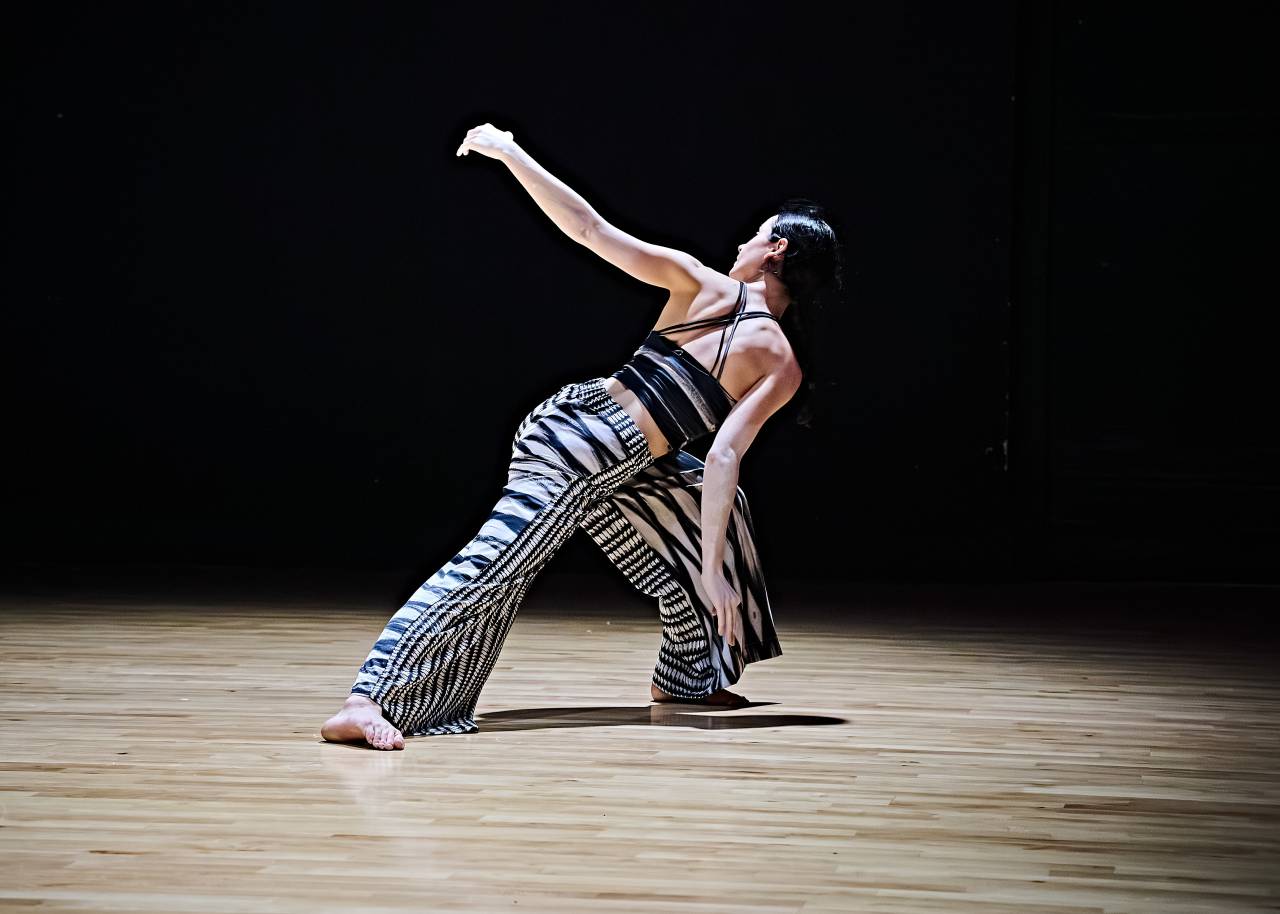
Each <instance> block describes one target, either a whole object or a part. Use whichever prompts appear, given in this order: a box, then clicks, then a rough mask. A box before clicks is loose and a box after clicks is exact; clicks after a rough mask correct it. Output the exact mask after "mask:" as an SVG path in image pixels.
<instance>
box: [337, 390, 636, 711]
mask: <svg viewBox="0 0 1280 914" xmlns="http://www.w3.org/2000/svg"><path fill="white" fill-rule="evenodd" d="M652 461H653V455H652V454H650V453H649V450H648V446H647V444H646V443H645V440H644V436H643V434H642V433H641V432H640V430H639V428H638V427H637V426H636V425H635V423H634V421H633V420H632V419H631V417H630V416H628V415H627V414H626V412H625V411H623V410H622V408H621V407H620V406H619V405H618V404H617V402H616V401H615V400H613V399H612V398H611V397H610V396H609V395H608V393H607V391H606V390H605V389H604V387H603V380H602V379H592V380H591V381H587V382H582V383H576V384H569V385H566V386H565V387H564V388H562V389H561V390H560V391H559V392H558V393H557V394H554V395H553V396H551V397H549V398H547V399H546V400H544V401H543V402H542V403H541V404H539V405H538V406H537V407H535V408H534V410H533V411H532V412H530V413H529V415H527V416H526V417H525V418H524V419H523V420H521V422H520V426H519V430H518V432H517V433H516V436H515V439H514V440H513V442H512V452H511V469H510V471H509V473H508V476H507V483H506V486H505V487H504V489H503V494H502V497H501V498H500V499H499V500H498V502H497V504H496V505H495V506H494V508H493V510H492V512H491V513H490V515H489V518H488V520H486V521H485V523H484V524H483V525H482V526H481V528H480V530H479V531H478V532H477V533H476V535H475V536H474V537H473V538H472V540H471V542H469V543H468V544H467V545H466V546H464V547H463V548H462V550H461V551H460V552H458V554H457V555H455V556H454V557H453V558H452V559H450V560H449V562H448V563H446V564H445V565H444V566H443V567H442V568H440V570H439V571H437V572H436V573H435V574H434V575H432V576H431V578H430V579H428V580H427V581H426V583H424V584H423V585H422V586H421V587H419V588H418V590H417V592H416V593H414V594H413V596H412V597H411V598H410V599H409V600H408V601H407V602H406V603H405V604H404V605H403V606H402V607H401V608H400V609H399V610H398V611H397V612H396V613H395V615H394V616H392V618H391V619H390V621H389V622H387V624H386V627H385V628H384V630H383V632H382V634H381V635H380V636H379V637H378V639H377V640H376V641H375V642H374V645H373V647H372V649H371V650H370V651H369V654H368V656H367V657H366V658H365V661H364V663H363V665H362V666H361V667H360V670H359V673H358V675H357V676H356V680H355V683H354V684H353V685H352V687H351V691H352V693H353V694H359V695H363V696H365V697H367V698H368V699H369V700H371V701H373V702H375V703H376V704H377V705H378V706H380V707H381V709H382V714H383V716H384V717H385V718H386V720H387V721H388V722H390V723H391V724H393V725H394V726H396V727H398V728H400V729H401V730H402V731H403V732H404V735H405V736H423V735H436V734H445V733H471V732H475V731H476V730H477V729H479V728H478V727H477V725H476V722H475V716H474V715H475V708H476V703H477V700H478V698H479V695H480V690H481V689H482V688H483V686H484V684H485V682H486V681H487V680H488V678H489V675H490V673H491V672H492V670H493V667H494V664H495V662H496V661H497V658H498V654H499V652H500V651H501V649H502V644H503V642H504V641H505V639H506V636H507V633H508V632H509V631H510V628H511V625H512V622H513V621H514V619H515V614H516V610H517V608H518V607H519V605H520V603H521V601H522V599H523V597H524V594H525V591H526V590H527V589H528V587H529V585H530V584H531V583H532V582H533V579H534V578H535V577H536V576H537V574H538V573H539V572H540V571H541V570H542V569H543V568H544V567H545V566H546V564H547V563H548V562H549V561H550V559H551V558H552V556H553V555H554V554H555V553H556V551H557V550H558V549H559V548H560V546H561V545H562V544H563V543H564V541H565V540H566V539H568V537H569V536H570V535H572V533H573V531H574V530H576V529H577V528H578V526H579V525H580V524H581V522H582V518H583V517H584V516H585V514H586V513H587V512H588V511H589V510H591V508H593V507H594V505H595V504H597V503H598V502H599V501H600V500H601V499H603V498H606V497H608V495H609V494H610V493H611V492H612V491H613V489H614V488H616V487H617V486H618V485H619V484H620V483H622V482H624V481H625V480H627V479H629V478H630V477H632V476H634V475H635V473H637V472H638V471H639V470H640V469H642V468H643V467H645V466H647V465H648V464H649V463H652Z"/></svg>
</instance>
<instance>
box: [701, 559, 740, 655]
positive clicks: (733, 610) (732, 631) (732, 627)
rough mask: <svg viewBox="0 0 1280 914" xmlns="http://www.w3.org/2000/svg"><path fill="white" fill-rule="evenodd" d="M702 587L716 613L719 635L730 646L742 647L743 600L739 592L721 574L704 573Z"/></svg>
mask: <svg viewBox="0 0 1280 914" xmlns="http://www.w3.org/2000/svg"><path fill="white" fill-rule="evenodd" d="M702 586H703V588H704V589H705V590H706V592H707V600H708V602H709V603H710V604H711V609H712V611H713V612H714V613H715V617H716V630H717V633H718V634H719V635H720V637H721V638H726V639H727V640H728V642H729V644H730V646H733V645H735V644H736V645H740V644H741V643H742V617H741V614H740V613H739V611H738V608H739V607H740V606H741V605H742V598H741V597H740V596H739V595H738V591H737V590H735V589H734V587H733V585H732V584H730V583H729V582H728V580H726V579H725V576H724V575H723V574H721V573H719V572H714V573H710V574H707V573H704V574H703V575H702Z"/></svg>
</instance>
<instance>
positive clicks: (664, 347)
mask: <svg viewBox="0 0 1280 914" xmlns="http://www.w3.org/2000/svg"><path fill="white" fill-rule="evenodd" d="M738 285H739V290H738V303H737V305H736V306H735V307H734V309H733V311H732V312H731V313H729V314H722V315H720V316H719V317H704V318H700V319H699V320H696V321H684V322H683V323H679V324H670V325H669V326H666V327H662V328H661V329H658V330H651V331H649V335H648V336H646V337H645V339H644V342H643V343H641V344H640V348H639V349H637V350H636V351H635V354H634V355H633V356H632V357H631V360H630V361H629V362H627V364H625V365H623V366H622V367H621V368H619V369H618V370H617V371H615V372H614V373H613V375H612V376H613V377H615V378H617V379H618V380H619V381H621V382H622V383H623V384H624V385H626V387H627V389H628V390H631V391H633V392H634V393H635V395H636V398H637V399H639V400H640V402H641V403H643V404H644V408H645V409H647V410H648V411H649V415H651V416H653V421H654V423H655V424H656V425H657V426H658V429H659V430H660V431H661V432H662V434H663V437H665V438H666V439H667V441H668V442H670V444H671V449H672V450H673V451H676V450H679V449H680V448H682V447H684V446H685V445H686V444H688V443H689V442H691V441H694V440H696V439H698V438H701V437H702V436H703V435H705V434H708V433H709V432H713V431H715V430H716V429H717V428H718V427H719V426H720V423H721V422H723V421H724V420H725V417H726V416H728V415H729V410H731V409H733V405H734V404H735V403H737V402H738V401H737V400H736V399H735V398H733V397H732V396H730V395H729V392H728V391H727V390H725V389H724V387H723V386H722V385H721V384H720V376H721V375H722V374H723V373H724V362H725V361H726V360H727V359H728V355H729V346H730V345H731V344H732V343H733V334H734V332H735V331H736V330H737V329H738V321H740V320H744V319H746V318H752V317H768V318H772V319H773V320H775V321H776V320H777V318H776V317H774V316H773V315H772V314H770V313H769V312H767V311H750V312H748V311H745V310H743V309H744V308H745V307H746V304H747V284H746V283H744V282H742V281H741V280H739V283H738ZM722 324H723V325H725V329H724V330H722V331H721V332H720V348H719V349H718V350H717V351H716V359H715V362H714V363H713V364H712V366H711V370H710V371H708V370H707V369H706V368H703V367H702V363H700V362H699V361H698V360H697V359H695V358H694V357H693V356H691V355H689V353H687V352H685V351H684V350H683V349H680V348H678V347H677V346H676V345H675V344H674V343H673V342H671V341H670V340H669V339H667V338H666V337H665V336H663V334H664V333H672V332H675V331H679V330H693V329H695V328H699V327H716V326H720V325H722ZM726 333H727V334H728V337H727V339H726Z"/></svg>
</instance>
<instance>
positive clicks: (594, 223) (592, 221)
mask: <svg viewBox="0 0 1280 914" xmlns="http://www.w3.org/2000/svg"><path fill="white" fill-rule="evenodd" d="M598 231H600V220H599V218H597V217H596V216H595V215H594V214H592V213H583V214H582V215H580V216H579V217H578V230H577V231H576V232H574V233H573V235H572V237H573V240H574V241H576V242H578V244H582V245H586V246H587V247H590V246H591V239H592V238H593V237H594V236H595V234H596V232H598Z"/></svg>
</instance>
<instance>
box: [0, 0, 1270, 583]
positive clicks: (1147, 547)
mask: <svg viewBox="0 0 1280 914" xmlns="http://www.w3.org/2000/svg"><path fill="white" fill-rule="evenodd" d="M864 7H865V8H864ZM138 9H139V8H137V7H133V8H112V7H104V6H101V5H90V4H47V5H41V6H40V7H39V9H38V10H34V11H33V10H30V9H29V10H27V11H25V12H24V13H22V14H21V16H20V17H19V18H18V19H16V20H15V21H13V22H11V27H10V29H9V30H8V34H7V38H8V40H9V42H10V43H11V47H10V49H9V52H8V54H7V55H6V59H7V61H8V62H7V65H6V72H7V77H6V79H7V82H8V84H9V88H10V89H11V94H10V97H11V99H12V104H11V106H10V111H11V112H12V115H13V116H12V118H11V121H12V123H13V124H14V125H15V127H16V130H15V132H14V136H13V140H12V144H13V146H12V148H13V152H14V153H15V155H14V165H13V167H12V168H11V169H10V171H9V180H8V181H7V182H6V204H7V205H6V213H7V214H6V217H5V218H6V220H7V239H6V240H7V244H6V246H5V252H4V258H5V262H4V283H5V290H6V291H5V298H6V301H7V304H6V309H5V311H6V314H5V322H6V325H7V330H6V344H7V349H8V351H9V359H8V368H9V371H10V379H11V380H10V384H9V391H10V392H11V394H12V395H13V396H12V397H11V408H10V410H9V415H8V421H7V422H6V426H7V429H8V431H9V433H10V434H9V435H8V439H9V445H8V458H9V461H8V462H9V467H8V470H7V472H6V475H5V482H6V501H7V505H8V509H7V512H6V513H7V514H8V521H9V522H8V523H7V524H6V525H5V529H6V538H7V539H6V543H5V549H6V554H7V559H8V561H9V562H11V563H31V562H104V563H118V562H182V563H190V562H196V563H200V562H207V563H248V564H259V565H263V566H325V567H352V568H379V569H396V568H410V569H416V570H415V571H412V572H411V574H416V575H420V576H421V577H424V578H425V576H426V575H427V574H429V573H430V572H431V571H433V570H434V569H435V568H436V567H438V566H439V565H440V564H441V563H442V562H443V561H445V560H447V559H448V557H449V556H451V555H452V554H454V552H456V550H457V548H459V547H460V546H461V545H462V544H463V543H464V542H465V541H466V540H467V539H468V538H469V537H470V536H471V535H472V534H473V533H474V532H475V530H476V529H478V527H479V525H480V524H481V523H482V522H483V520H484V518H485V517H486V516H487V514H488V511H489V509H490V507H491V506H492V504H493V502H494V501H495V500H496V498H497V496H498V494H499V493H500V490H501V485H502V481H503V478H504V475H505V471H506V462H507V457H508V455H509V449H510V438H511V434H512V432H513V430H514V427H515V424H516V422H517V421H518V420H519V418H520V417H521V416H522V415H524V413H525V412H526V411H527V410H528V409H529V408H530V407H531V406H533V405H534V404H535V403H537V402H538V401H540V400H541V399H542V398H543V397H545V396H546V395H547V394H548V393H550V392H551V391H553V390H555V389H556V388H557V387H558V386H560V385H561V384H563V383H565V382H567V381H571V380H580V379H585V378H588V377H591V376H594V375H604V374H609V373H610V372H612V371H613V370H614V369H615V368H617V367H618V366H619V365H621V364H622V362H623V361H624V360H625V359H626V358H628V357H629V356H630V354H631V352H632V351H633V350H634V348H635V347H636V345H638V343H639V340H640V338H641V337H642V336H643V334H644V332H645V331H646V330H647V329H648V327H650V326H651V325H652V323H653V320H654V319H655V317H656V315H657V312H658V310H659V309H660V308H661V305H662V303H663V301H664V300H665V292H663V291H662V290H660V289H656V288H653V287H650V286H646V285H644V284H642V283H640V282H638V281H636V280H633V279H631V278H630V277H628V276H627V275H626V274H624V273H621V272H619V271H618V270H616V269H615V268H613V267H612V266H610V265H609V264H607V263H605V262H604V261H602V260H599V259H598V258H596V257H595V256H594V255H592V254H591V253H590V252H589V251H587V250H586V249H584V248H581V247H579V246H577V245H575V244H573V243H572V242H571V241H569V240H568V239H567V238H566V237H564V236H563V235H561V234H560V233H559V230H558V229H556V228H555V226H554V225H553V224H552V223H551V222H550V221H549V220H548V219H547V218H546V216H545V215H543V214H542V213H541V211H540V210H539V209H538V208H537V207H536V205H535V204H534V203H533V202H532V200H531V199H530V198H528V196H527V195H526V194H525V192H524V191H523V189H522V188H521V187H520V185H519V184H518V183H517V182H516V181H515V179H514V178H513V177H512V176H511V175H510V173H509V172H508V171H507V169H506V168H505V166H503V165H502V164H501V163H499V162H497V161H495V160H492V159H487V158H484V157H481V156H479V155H471V156H467V157H464V158H458V157H455V155H454V150H455V149H456V148H457V146H458V144H459V143H460V141H461V138H462V137H463V136H464V135H465V133H466V131H467V130H468V129H469V128H470V127H472V126H474V125H476V124H478V123H481V122H484V121H491V122H493V123H494V124H496V125H497V126H498V127H500V128H503V129H511V130H513V131H514V132H515V135H516V137H517V139H518V140H519V141H520V142H521V143H522V145H524V146H525V148H526V149H528V150H529V151H530V152H531V153H532V154H533V155H534V156H535V158H537V159H538V160H539V161H540V162H542V164H543V165H545V166H546V167H547V168H548V169H549V170H550V171H551V172H552V173H553V174H555V175H557V176H558V177H560V178H561V179H562V180H564V181H565V182H566V183H568V184H569V185H570V186H572V187H573V188H574V189H576V190H577V191H579V192H580V193H581V194H583V195H584V196H585V197H586V198H587V199H588V200H589V201H590V202H591V203H592V204H593V205H594V206H595V207H596V208H597V209H598V210H600V211H601V213H603V214H604V215H605V216H606V217H607V218H609V219H611V220H612V221H614V222H616V223H617V224H618V225H620V226H622V227H623V228H626V229H627V230H629V231H631V232H633V233H635V234H637V235H639V236H641V237H643V238H646V239H649V240H653V241H656V242H659V243H664V244H670V245H674V246H677V247H681V248H684V249H686V250H689V251H690V252H692V253H693V254H695V255H696V256H698V257H699V258H701V259H703V260H704V262H707V263H711V264H713V265H717V266H718V267H719V268H721V269H725V270H727V269H728V267H729V265H730V264H731V263H732V261H733V258H734V253H735V248H736V245H737V244H739V243H740V242H742V241H744V240H745V239H746V238H747V237H748V236H749V234H750V233H751V231H752V230H753V229H754V228H755V226H756V225H758V223H759V221H760V220H761V219H763V218H764V217H765V216H767V215H769V214H770V213H771V212H772V211H773V210H771V209H770V207H772V206H774V205H775V204H776V203H777V202H779V201H780V200H781V199H783V198H785V197H787V196H792V195H804V196H809V197H811V198H814V199H817V200H819V201H820V202H822V203H824V204H825V205H826V206H827V207H829V209H830V210H831V212H832V213H833V215H834V217H835V219H836V223H837V228H838V229H839V230H840V232H841V233H842V235H843V237H844V240H845V242H846V245H847V249H848V255H849V258H850V269H849V274H848V280H849V288H848V294H847V301H846V302H845V304H844V305H843V307H841V308H839V309H836V310H834V311H833V312H832V313H831V314H829V316H828V326H827V329H826V332H825V333H824V339H826V340H828V341H829V342H831V343H834V344H835V345H836V346H838V347H839V352H838V357H837V359H836V360H835V361H834V362H833V363H832V373H833V375H834V377H835V379H836V381H837V382H838V384H837V387H836V392H837V396H838V398H839V399H838V401H836V404H835V407H834V408H833V409H830V410H828V411H825V412H824V413H822V418H823V419H825V422H824V423H823V424H822V426H821V427H818V428H815V429H813V430H805V429H800V428H797V427H795V426H794V425H789V424H786V423H784V422H771V423H770V425H768V426H767V427H766V428H765V430H764V431H763V433H762V434H761V436H760V438H759V439H758V440H757V442H756V444H755V445H754V446H753V448H752V449H751V451H750V452H749V453H748V455H747V456H746V459H745V462H744V465H743V468H742V474H741V484H742V486H743V488H744V489H745V490H746V492H747V494H748V496H749V498H750V499H751V504H752V510H753V515H754V518H755V520H756V526H757V530H758V533H759V536H760V545H761V550H762V555H763V557H764V561H765V562H766V563H767V564H768V567H769V568H771V569H773V572H774V573H775V574H776V575H780V576H794V577H822V578H840V577H850V578H875V577H900V576H905V577H913V578H915V577H921V576H925V577H928V576H938V577H966V576H969V577H971V576H980V577H997V578H1002V577H1009V576H1013V577H1020V576H1033V577H1034V576H1066V575H1070V576H1090V575H1102V576H1119V577H1135V576H1137V577H1144V576H1157V577H1166V578H1167V577H1178V576H1187V575H1191V576H1198V577H1215V578H1220V577H1224V576H1225V577H1231V578H1240V577H1258V576H1263V577H1265V576H1267V575H1269V574H1271V573H1272V569H1271V566H1270V555H1271V552H1270V550H1271V548H1272V547H1273V546H1274V544H1275V541H1276V536H1275V534H1276V522H1275V518H1276V512H1275V511H1274V508H1275V506H1276V505H1275V492H1276V486H1277V483H1280V478H1278V474H1277V471H1276V466H1277V464H1276V460H1275V457H1276V455H1277V437H1276V430H1275V423H1274V420H1273V418H1272V417H1271V413H1272V412H1273V411H1274V410H1273V408H1272V407H1271V396H1272V394H1273V393H1274V384H1273V383H1271V376H1272V375H1271V370H1270V368H1269V364H1268V359H1267V357H1266V356H1267V351H1266V350H1267V349H1268V348H1269V346H1268V343H1267V338H1266V337H1265V336H1263V335H1262V334H1261V333H1259V332H1257V331H1258V322H1259V320H1260V316H1261V315H1262V314H1263V313H1264V312H1265V310H1266V308H1265V306H1264V305H1263V302H1264V301H1265V296H1266V294H1267V293H1268V292H1269V289H1267V287H1266V283H1265V281H1264V280H1265V277H1264V269H1263V265H1264V263H1265V257H1266V253H1267V252H1268V249H1269V239H1268V240H1267V241H1264V239H1263V236H1262V235H1261V234H1260V233H1259V232H1258V231H1257V229H1258V228H1259V225H1256V224H1254V225H1251V224H1250V223H1251V221H1252V222H1256V223H1260V221H1261V214H1262V213H1263V212H1264V211H1266V210H1268V209H1269V208H1271V207H1273V205H1274V202H1275V198H1276V194H1275V183H1274V172H1273V166H1272V165H1271V163H1272V162H1274V160H1275V157H1274V152H1275V143H1274V129H1273V128H1274V123H1275V104H1274V102H1273V101H1271V100H1270V99H1269V98H1268V97H1267V96H1266V95H1265V94H1264V93H1263V92H1262V90H1261V86H1262V85H1263V84H1264V83H1266V82H1268V80H1267V79H1266V78H1265V77H1267V76H1269V75H1274V74H1273V73H1267V72H1263V71H1264V70H1267V69H1270V70H1274V66H1273V65H1272V64H1270V63H1269V62H1267V63H1264V62H1263V61H1264V60H1267V59H1268V58H1267V57H1266V56H1265V54H1264V53H1263V48H1262V41H1263V33H1262V31H1260V30H1258V29H1257V28H1256V23H1255V22H1254V21H1253V20H1254V19H1256V18H1258V17H1260V16H1261V10H1262V7H1261V6H1258V7H1257V8H1249V9H1246V8H1241V10H1240V11H1238V12H1236V13H1232V14H1230V15H1219V14H1217V13H1215V18H1214V19H1213V20H1212V21H1208V22H1206V21H1205V17H1203V16H1199V15H1198V16H1194V17H1193V16H1192V15H1190V14H1189V13H1185V12H1183V13H1179V12H1177V11H1174V12H1169V11H1167V10H1166V11H1163V12H1161V14H1160V16H1159V17H1158V18H1156V19H1152V18H1138V17H1136V16H1134V15H1132V14H1130V15H1124V14H1117V13H1115V12H1112V11H1109V10H1108V9H1107V8H1105V7H1101V6H1099V7H1094V6H1092V5H1088V4H1057V5H1056V6H1052V5H1040V4H1037V5H1031V4H1027V5H1026V6H1023V7H1018V6H1016V4H1013V3H998V4H981V5H978V6H972V5H956V4H946V3H931V4H887V3H886V4H878V5H875V7H874V8H871V5H857V6H850V5H846V6H834V7H830V6H828V5H826V4H822V5H819V4H816V3H815V4H790V5H787V6H785V7H779V6H778V5H776V4H766V3H743V2H717V3H697V4H693V3H647V4H625V5H596V4H585V3H557V4H524V3H521V4H514V3H509V4H508V3H497V4H450V5H443V4H430V5H426V4H422V5H416V6H408V5H405V6H403V7H395V8H392V7H389V6H379V7H372V6H368V5H347V6H346V7H343V8H339V7H336V6H334V7H327V6H326V7H315V8H306V7H303V6H302V5H293V4H275V5H271V6H264V7H263V8H262V9H258V10H246V9H241V8H238V7H235V6H230V5H228V6H222V7H219V6H217V5H214V4H182V3H172V4H166V5H159V4H157V5H155V6H154V7H153V8H148V9H147V10H146V12H145V13H144V12H139V11H138ZM1214 9H1215V10H1220V9H1221V8H1220V7H1215V8H1214ZM1180 17H1181V18H1180ZM708 443H709V440H704V441H703V442H701V443H700V444H699V445H695V446H693V447H692V448H691V450H692V451H693V452H694V453H696V454H698V455H699V456H702V454H703V453H704V451H705V447H706V445H707V444H708ZM1268 499H1269V500H1268ZM1224 536H1226V540H1224ZM1227 541H1230V542H1232V543H1235V544H1236V546H1238V547H1239V548H1227V547H1226V546H1224V545H1223V544H1224V542H1227ZM557 565H558V566H559V567H560V568H562V569H583V570H592V569H597V568H603V567H604V563H603V559H602V558H601V557H599V556H598V555H596V554H595V552H594V547H593V546H592V545H591V544H590V543H589V542H588V541H587V540H586V539H585V537H576V538H575V539H574V540H573V541H571V542H570V544H569V546H567V547H566V549H565V550H564V552H563V553H562V555H561V556H559V557H558V558H557Z"/></svg>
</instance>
